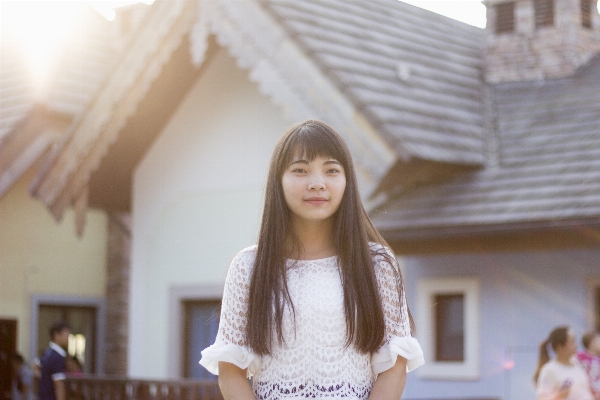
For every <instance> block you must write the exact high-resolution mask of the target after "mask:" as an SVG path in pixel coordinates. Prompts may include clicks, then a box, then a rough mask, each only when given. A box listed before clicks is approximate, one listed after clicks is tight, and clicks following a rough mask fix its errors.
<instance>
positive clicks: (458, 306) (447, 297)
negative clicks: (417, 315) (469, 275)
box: [434, 293, 465, 362]
mask: <svg viewBox="0 0 600 400" xmlns="http://www.w3.org/2000/svg"><path fill="white" fill-rule="evenodd" d="M464 300H465V296H464V294H462V293H459V294H442V295H437V296H435V304H434V308H435V361H461V362H462V361H464V360H465V354H464V349H465V330H464V320H465V313H464V311H465V309H464Z"/></svg>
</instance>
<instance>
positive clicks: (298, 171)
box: [292, 168, 306, 174]
mask: <svg viewBox="0 0 600 400" xmlns="http://www.w3.org/2000/svg"><path fill="white" fill-rule="evenodd" d="M292 172H294V173H297V174H302V173H304V172H306V171H305V170H304V169H303V168H294V169H293V170H292Z"/></svg>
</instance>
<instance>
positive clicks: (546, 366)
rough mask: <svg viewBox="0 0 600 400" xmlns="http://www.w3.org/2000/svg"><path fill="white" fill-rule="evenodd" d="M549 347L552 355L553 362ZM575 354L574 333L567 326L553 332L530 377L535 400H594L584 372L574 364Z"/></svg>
mask: <svg viewBox="0 0 600 400" xmlns="http://www.w3.org/2000/svg"><path fill="white" fill-rule="evenodd" d="M549 346H550V347H552V350H553V351H554V354H555V357H554V358H553V359H550V356H549V354H548V347H549ZM576 351H577V343H576V342H575V333H574V332H573V330H572V329H570V328H569V327H568V326H560V327H558V328H555V329H554V330H553V331H552V332H550V335H549V336H548V339H546V340H544V341H543V342H542V343H541V345H540V356H539V362H538V367H537V370H536V371H535V374H534V376H533V380H534V382H535V383H536V396H537V397H536V398H537V400H563V399H566V400H594V396H593V395H592V391H591V388H590V382H589V379H588V377H587V374H586V373H585V370H584V369H583V368H582V367H581V366H580V365H579V364H577V363H576V362H574V357H573V356H574V355H575V352H576Z"/></svg>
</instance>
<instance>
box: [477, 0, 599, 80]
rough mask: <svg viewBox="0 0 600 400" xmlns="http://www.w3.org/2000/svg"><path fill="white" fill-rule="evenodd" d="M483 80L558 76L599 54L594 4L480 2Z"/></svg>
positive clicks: (582, 0) (571, 0) (585, 0)
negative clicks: (484, 21) (483, 16)
mask: <svg viewBox="0 0 600 400" xmlns="http://www.w3.org/2000/svg"><path fill="white" fill-rule="evenodd" d="M484 4H485V5H486V7H487V27H486V80H487V81H488V82H490V83H499V82H514V81H527V80H537V79H547V78H562V77H567V76H570V75H572V74H573V73H574V72H575V70H576V69H577V68H578V67H579V66H581V65H583V64H585V63H586V62H587V61H588V60H589V59H590V58H591V57H592V56H594V55H595V54H596V53H599V52H600V15H599V14H598V8H597V0H485V1H484Z"/></svg>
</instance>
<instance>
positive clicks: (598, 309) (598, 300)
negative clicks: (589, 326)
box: [594, 286, 600, 331]
mask: <svg viewBox="0 0 600 400" xmlns="http://www.w3.org/2000/svg"><path fill="white" fill-rule="evenodd" d="M594 322H595V325H596V330H597V331H600V286H597V287H596V289H595V290H594Z"/></svg>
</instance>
